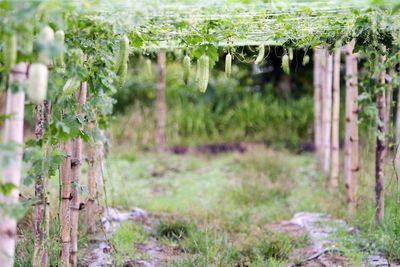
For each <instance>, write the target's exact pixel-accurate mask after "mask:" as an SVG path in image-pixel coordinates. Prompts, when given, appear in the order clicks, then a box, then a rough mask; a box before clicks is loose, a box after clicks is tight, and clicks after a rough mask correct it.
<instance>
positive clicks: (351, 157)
mask: <svg viewBox="0 0 400 267" xmlns="http://www.w3.org/2000/svg"><path fill="white" fill-rule="evenodd" d="M353 48H354V41H353V42H351V43H350V44H349V45H347V47H346V77H347V80H346V125H345V144H344V145H345V148H344V150H345V155H344V176H345V185H346V195H347V205H348V210H349V213H350V214H354V212H355V208H356V205H357V203H356V194H357V179H358V178H357V176H358V171H359V158H358V157H359V156H358V149H359V148H358V146H359V145H358V104H357V97H358V62H357V55H356V54H353Z"/></svg>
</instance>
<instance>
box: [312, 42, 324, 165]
mask: <svg viewBox="0 0 400 267" xmlns="http://www.w3.org/2000/svg"><path fill="white" fill-rule="evenodd" d="M313 63H314V73H313V77H314V145H315V151H316V154H317V157H318V161H319V164H320V166H322V161H321V160H322V118H321V113H322V103H321V93H322V81H321V75H322V70H321V49H320V48H315V49H314V59H313Z"/></svg>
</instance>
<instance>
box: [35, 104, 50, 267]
mask: <svg viewBox="0 0 400 267" xmlns="http://www.w3.org/2000/svg"><path fill="white" fill-rule="evenodd" d="M49 114H50V102H49V101H47V100H44V102H43V104H39V105H37V106H36V125H35V137H36V140H37V141H38V142H39V141H40V140H41V139H42V138H43V132H44V128H45V125H46V124H47V122H48V115H49ZM44 146H45V144H42V147H44ZM47 183H48V177H47V176H46V175H43V176H42V175H40V176H38V177H36V181H35V197H36V198H37V199H38V200H39V201H38V202H37V203H36V205H35V212H34V233H35V241H34V251H33V262H32V266H33V267H39V266H47V262H48V236H49V224H50V222H49V220H50V209H49V204H50V203H49V202H48V197H47Z"/></svg>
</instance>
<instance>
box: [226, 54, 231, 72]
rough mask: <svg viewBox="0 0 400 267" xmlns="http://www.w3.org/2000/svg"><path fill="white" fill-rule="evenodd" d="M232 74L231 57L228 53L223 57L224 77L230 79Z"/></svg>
mask: <svg viewBox="0 0 400 267" xmlns="http://www.w3.org/2000/svg"><path fill="white" fill-rule="evenodd" d="M231 73H232V55H231V53H228V54H227V55H226V57H225V75H226V77H230V76H231Z"/></svg>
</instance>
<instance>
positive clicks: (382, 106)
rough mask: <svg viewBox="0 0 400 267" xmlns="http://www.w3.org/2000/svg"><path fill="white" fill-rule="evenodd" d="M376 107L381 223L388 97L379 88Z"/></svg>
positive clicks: (377, 194)
mask: <svg viewBox="0 0 400 267" xmlns="http://www.w3.org/2000/svg"><path fill="white" fill-rule="evenodd" d="M385 60H386V58H385V56H380V58H379V63H380V64H382V65H383V64H384V63H385ZM385 76H386V71H385V70H383V71H382V72H381V73H380V75H379V84H380V85H382V86H383V85H384V84H385ZM376 107H377V110H378V118H377V130H378V133H377V137H376V157H375V197H376V213H375V220H376V222H377V223H381V222H382V220H383V216H384V209H385V199H384V184H385V180H384V178H385V172H384V167H385V155H386V129H385V115H386V99H385V92H384V91H382V90H379V91H378V92H377V95H376Z"/></svg>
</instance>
